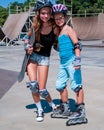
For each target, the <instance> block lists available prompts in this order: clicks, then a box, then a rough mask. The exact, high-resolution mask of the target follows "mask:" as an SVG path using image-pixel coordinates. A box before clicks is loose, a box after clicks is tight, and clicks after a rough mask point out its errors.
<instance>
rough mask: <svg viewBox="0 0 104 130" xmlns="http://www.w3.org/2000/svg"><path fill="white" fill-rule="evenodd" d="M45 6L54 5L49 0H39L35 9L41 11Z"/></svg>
mask: <svg viewBox="0 0 104 130" xmlns="http://www.w3.org/2000/svg"><path fill="white" fill-rule="evenodd" d="M43 7H52V3H51V2H50V1H49V0H37V1H36V4H35V6H34V11H39V10H40V9H41V8H43Z"/></svg>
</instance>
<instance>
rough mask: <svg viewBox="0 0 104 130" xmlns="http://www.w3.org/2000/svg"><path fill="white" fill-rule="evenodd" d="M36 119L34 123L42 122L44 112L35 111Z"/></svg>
mask: <svg viewBox="0 0 104 130" xmlns="http://www.w3.org/2000/svg"><path fill="white" fill-rule="evenodd" d="M36 113H37V117H36V121H37V122H41V121H43V120H44V112H43V111H37V112H36Z"/></svg>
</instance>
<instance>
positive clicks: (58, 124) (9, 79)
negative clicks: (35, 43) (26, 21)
mask: <svg viewBox="0 0 104 130" xmlns="http://www.w3.org/2000/svg"><path fill="white" fill-rule="evenodd" d="M100 42H101V41H83V42H82V43H83V51H82V75H83V86H84V91H85V103H86V115H87V118H88V123H87V124H83V125H75V126H66V124H65V123H66V121H67V119H52V118H50V114H51V110H50V108H49V106H48V104H47V102H46V101H45V100H44V99H42V105H43V107H44V111H45V118H44V121H43V122H36V121H35V116H36V114H35V112H34V110H35V104H34V102H33V99H32V96H31V92H30V91H29V90H28V88H26V85H25V83H26V82H27V81H28V77H27V76H25V78H24V80H23V81H22V82H21V83H18V82H17V76H18V73H19V71H20V68H21V64H22V60H23V56H24V51H23V46H22V45H19V46H0V98H1V99H0V130H34V129H36V130H53V129H57V130H58V129H59V130H64V129H66V130H69V129H70V130H78V129H79V130H83V129H84V130H103V129H104V123H103V118H104V46H103V45H102V44H101V43H100ZM99 43H100V44H101V45H102V46H101V47H99V46H98V45H99ZM94 45H97V46H94ZM58 66H59V57H58V53H57V52H56V51H54V50H52V54H51V64H50V71H49V77H48V81H47V89H48V90H49V92H50V94H51V96H52V98H53V100H54V102H55V103H58V101H59V93H58V92H57V91H56V90H55V82H56V78H57V72H58ZM68 84H69V83H68ZM68 89H69V100H70V104H72V105H73V102H74V101H75V94H74V92H72V90H70V88H69V87H68Z"/></svg>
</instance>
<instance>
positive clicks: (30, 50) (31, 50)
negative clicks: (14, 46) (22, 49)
mask: <svg viewBox="0 0 104 130" xmlns="http://www.w3.org/2000/svg"><path fill="white" fill-rule="evenodd" d="M27 53H28V54H30V55H31V54H32V53H33V47H32V46H31V45H30V46H29V47H28V49H27Z"/></svg>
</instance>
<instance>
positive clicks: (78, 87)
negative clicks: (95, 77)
mask: <svg viewBox="0 0 104 130" xmlns="http://www.w3.org/2000/svg"><path fill="white" fill-rule="evenodd" d="M80 89H82V85H79V86H77V87H76V88H75V89H74V92H75V93H78V92H79V91H80Z"/></svg>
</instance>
